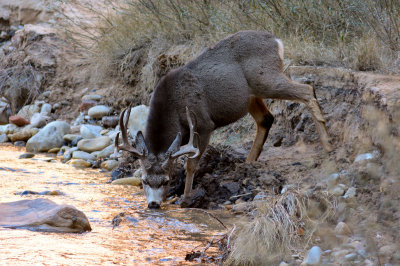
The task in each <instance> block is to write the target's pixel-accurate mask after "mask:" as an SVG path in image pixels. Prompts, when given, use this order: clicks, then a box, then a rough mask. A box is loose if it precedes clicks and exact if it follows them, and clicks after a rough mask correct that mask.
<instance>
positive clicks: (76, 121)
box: [72, 112, 85, 126]
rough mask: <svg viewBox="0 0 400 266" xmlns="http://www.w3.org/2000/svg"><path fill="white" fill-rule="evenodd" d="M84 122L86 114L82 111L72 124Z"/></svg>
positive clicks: (76, 124)
mask: <svg viewBox="0 0 400 266" xmlns="http://www.w3.org/2000/svg"><path fill="white" fill-rule="evenodd" d="M83 122H85V114H84V113H83V112H81V113H80V114H79V116H78V117H77V118H76V119H75V121H74V122H73V123H72V125H73V126H78V125H82V124H83Z"/></svg>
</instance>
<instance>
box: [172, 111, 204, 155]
mask: <svg viewBox="0 0 400 266" xmlns="http://www.w3.org/2000/svg"><path fill="white" fill-rule="evenodd" d="M186 117H187V120H188V123H189V130H190V137H189V142H188V144H186V145H184V146H182V147H180V149H179V151H177V152H175V153H174V154H172V155H171V158H172V159H175V158H177V157H179V156H181V155H183V154H187V153H194V155H192V156H191V157H189V158H191V159H194V158H196V157H198V156H199V155H200V150H199V149H198V148H196V147H194V145H193V140H194V134H195V132H194V125H193V122H192V118H191V117H190V111H189V108H188V107H187V106H186Z"/></svg>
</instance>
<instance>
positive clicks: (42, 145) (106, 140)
mask: <svg viewBox="0 0 400 266" xmlns="http://www.w3.org/2000/svg"><path fill="white" fill-rule="evenodd" d="M101 99H102V97H101V96H100V95H85V96H83V97H82V103H81V105H80V108H79V109H80V111H81V113H80V115H79V116H78V117H77V118H76V119H75V120H74V121H73V122H72V123H71V124H72V125H70V124H69V123H67V122H65V121H52V122H51V120H53V119H54V117H53V116H52V115H54V114H52V109H54V107H52V106H51V105H50V104H48V103H46V102H44V101H36V102H35V103H34V104H31V105H26V106H24V107H23V108H22V109H21V110H20V111H19V112H18V114H17V115H14V116H10V117H9V122H10V123H9V124H6V125H1V126H0V142H9V141H11V142H13V143H14V144H18V145H21V146H25V143H26V150H27V152H49V153H57V156H59V157H60V158H61V160H62V162H64V163H69V164H71V165H73V166H75V167H91V166H92V167H98V166H99V165H100V166H101V168H103V169H106V170H112V169H113V168H115V167H116V166H117V165H118V164H119V163H118V159H119V158H120V154H114V140H115V137H116V135H117V133H118V132H119V125H118V121H119V116H118V115H116V114H114V115H113V112H112V108H111V107H109V106H106V105H102V104H100V102H101ZM147 115H148V107H147V106H145V105H140V106H136V107H133V108H132V109H131V115H130V118H129V122H128V132H129V133H130V135H131V136H132V137H135V136H136V133H137V132H138V131H139V130H142V131H144V129H145V124H146V120H147Z"/></svg>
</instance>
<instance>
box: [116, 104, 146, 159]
mask: <svg viewBox="0 0 400 266" xmlns="http://www.w3.org/2000/svg"><path fill="white" fill-rule="evenodd" d="M131 107H132V104H130V105H129V106H128V108H126V109H125V110H124V111H122V113H121V115H120V117H119V127H120V130H121V135H122V140H123V144H122V145H119V143H118V142H119V133H120V132H118V133H117V136H116V137H115V148H116V149H117V151H120V150H123V151H129V152H131V153H133V154H134V155H135V156H137V157H143V153H140V152H139V151H138V150H137V149H136V148H135V147H133V146H132V145H131V144H130V143H129V140H128V133H127V129H126V128H127V127H128V122H129V116H130V115H131ZM126 110H128V113H127V116H126V120H125V124H124V116H125V112H126Z"/></svg>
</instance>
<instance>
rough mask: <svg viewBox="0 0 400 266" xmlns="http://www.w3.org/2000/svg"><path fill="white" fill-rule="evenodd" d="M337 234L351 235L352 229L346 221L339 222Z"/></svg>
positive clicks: (336, 229) (336, 228)
mask: <svg viewBox="0 0 400 266" xmlns="http://www.w3.org/2000/svg"><path fill="white" fill-rule="evenodd" d="M335 234H337V235H342V236H350V235H351V230H350V228H349V226H348V225H347V224H346V223H344V222H339V223H338V224H337V225H336V227H335Z"/></svg>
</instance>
